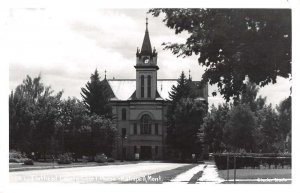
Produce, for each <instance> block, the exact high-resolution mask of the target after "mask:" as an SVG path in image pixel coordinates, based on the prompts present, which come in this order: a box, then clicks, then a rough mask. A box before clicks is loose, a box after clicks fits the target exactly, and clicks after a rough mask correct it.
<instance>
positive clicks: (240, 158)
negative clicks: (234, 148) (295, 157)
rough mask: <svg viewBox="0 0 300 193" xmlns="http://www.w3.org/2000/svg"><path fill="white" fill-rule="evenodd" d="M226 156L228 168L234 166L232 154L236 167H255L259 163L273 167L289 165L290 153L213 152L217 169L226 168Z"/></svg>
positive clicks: (258, 166) (259, 164)
mask: <svg viewBox="0 0 300 193" xmlns="http://www.w3.org/2000/svg"><path fill="white" fill-rule="evenodd" d="M227 156H229V169H233V168H234V156H235V157H236V169H243V168H257V169H259V168H260V166H261V165H263V166H265V167H268V168H269V169H270V168H271V166H274V167H275V168H279V167H281V168H283V167H284V166H287V167H291V155H290V154H251V153H249V154H232V153H229V154H227V153H223V154H214V160H215V163H216V166H217V168H218V169H219V170H224V169H227Z"/></svg>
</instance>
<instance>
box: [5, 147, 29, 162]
mask: <svg viewBox="0 0 300 193" xmlns="http://www.w3.org/2000/svg"><path fill="white" fill-rule="evenodd" d="M26 159H28V158H26V156H25V155H24V154H22V153H21V152H19V151H16V150H10V151H9V162H11V163H22V162H24V161H25V160H26Z"/></svg>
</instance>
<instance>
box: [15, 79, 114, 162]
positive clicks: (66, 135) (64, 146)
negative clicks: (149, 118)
mask: <svg viewBox="0 0 300 193" xmlns="http://www.w3.org/2000/svg"><path fill="white" fill-rule="evenodd" d="M96 81H97V80H96ZM61 96H62V92H58V93H57V94H54V91H53V90H52V89H51V88H50V87H49V86H44V84H43V83H42V81H41V77H40V76H38V77H36V78H33V79H32V78H31V77H29V76H27V78H26V79H25V80H24V81H23V83H22V84H20V85H19V86H17V87H16V89H15V91H12V92H11V94H10V96H9V119H10V120H9V143H10V144H9V145H10V149H15V150H18V151H21V152H24V153H25V154H27V155H28V156H30V157H32V158H35V159H38V158H45V157H49V155H55V156H57V155H59V154H62V156H61V157H63V155H65V153H66V152H68V155H69V154H71V155H72V156H75V158H77V157H81V156H82V155H87V156H95V155H96V154H97V153H105V154H106V155H109V156H111V153H112V150H113V146H114V144H115V136H116V129H115V128H114V127H113V125H112V122H111V119H109V118H107V117H106V116H107V115H108V113H106V112H104V111H101V113H103V114H100V112H98V114H96V113H95V112H91V108H87V106H86V103H84V102H81V101H79V100H78V99H76V98H68V99H61ZM102 105H103V106H102V107H101V108H102V109H107V104H102ZM98 107H99V106H98ZM99 108H100V107H99ZM107 112H108V111H107ZM32 153H33V154H32ZM50 157H51V156H50Z"/></svg>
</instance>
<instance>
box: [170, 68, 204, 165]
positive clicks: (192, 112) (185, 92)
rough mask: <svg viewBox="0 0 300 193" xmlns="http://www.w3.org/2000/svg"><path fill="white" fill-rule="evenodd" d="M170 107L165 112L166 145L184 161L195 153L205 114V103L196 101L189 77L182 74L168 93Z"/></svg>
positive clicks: (193, 86)
mask: <svg viewBox="0 0 300 193" xmlns="http://www.w3.org/2000/svg"><path fill="white" fill-rule="evenodd" d="M169 95H170V100H171V105H170V106H169V108H168V111H167V133H168V135H167V143H168V144H169V145H170V146H171V147H173V148H175V149H176V150H178V151H179V152H180V153H181V155H182V157H181V159H185V158H186V157H187V156H188V155H189V156H191V153H192V152H194V153H199V152H197V151H198V149H199V148H198V149H197V142H198V141H199V140H198V138H197V132H198V129H199V127H200V125H201V124H202V121H203V117H204V116H205V115H206V113H207V103H206V102H203V101H196V100H195V99H196V90H195V85H194V82H193V81H192V79H191V77H189V78H187V77H186V76H185V74H184V72H182V73H181V75H180V77H179V78H178V80H177V85H176V86H173V87H172V89H171V92H170V93H169Z"/></svg>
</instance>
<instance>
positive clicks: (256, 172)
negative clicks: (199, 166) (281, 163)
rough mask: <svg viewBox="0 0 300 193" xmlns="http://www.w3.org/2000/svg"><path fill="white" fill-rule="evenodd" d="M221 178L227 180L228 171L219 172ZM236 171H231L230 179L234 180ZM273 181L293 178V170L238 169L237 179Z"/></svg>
mask: <svg viewBox="0 0 300 193" xmlns="http://www.w3.org/2000/svg"><path fill="white" fill-rule="evenodd" d="M218 172H219V176H220V177H221V178H223V179H226V178H227V170H219V171H218ZM233 177H234V170H233V169H231V170H229V179H233ZM258 178H261V179H272V178H280V179H281V178H287V179H291V178H292V170H291V169H237V170H236V179H258Z"/></svg>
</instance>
